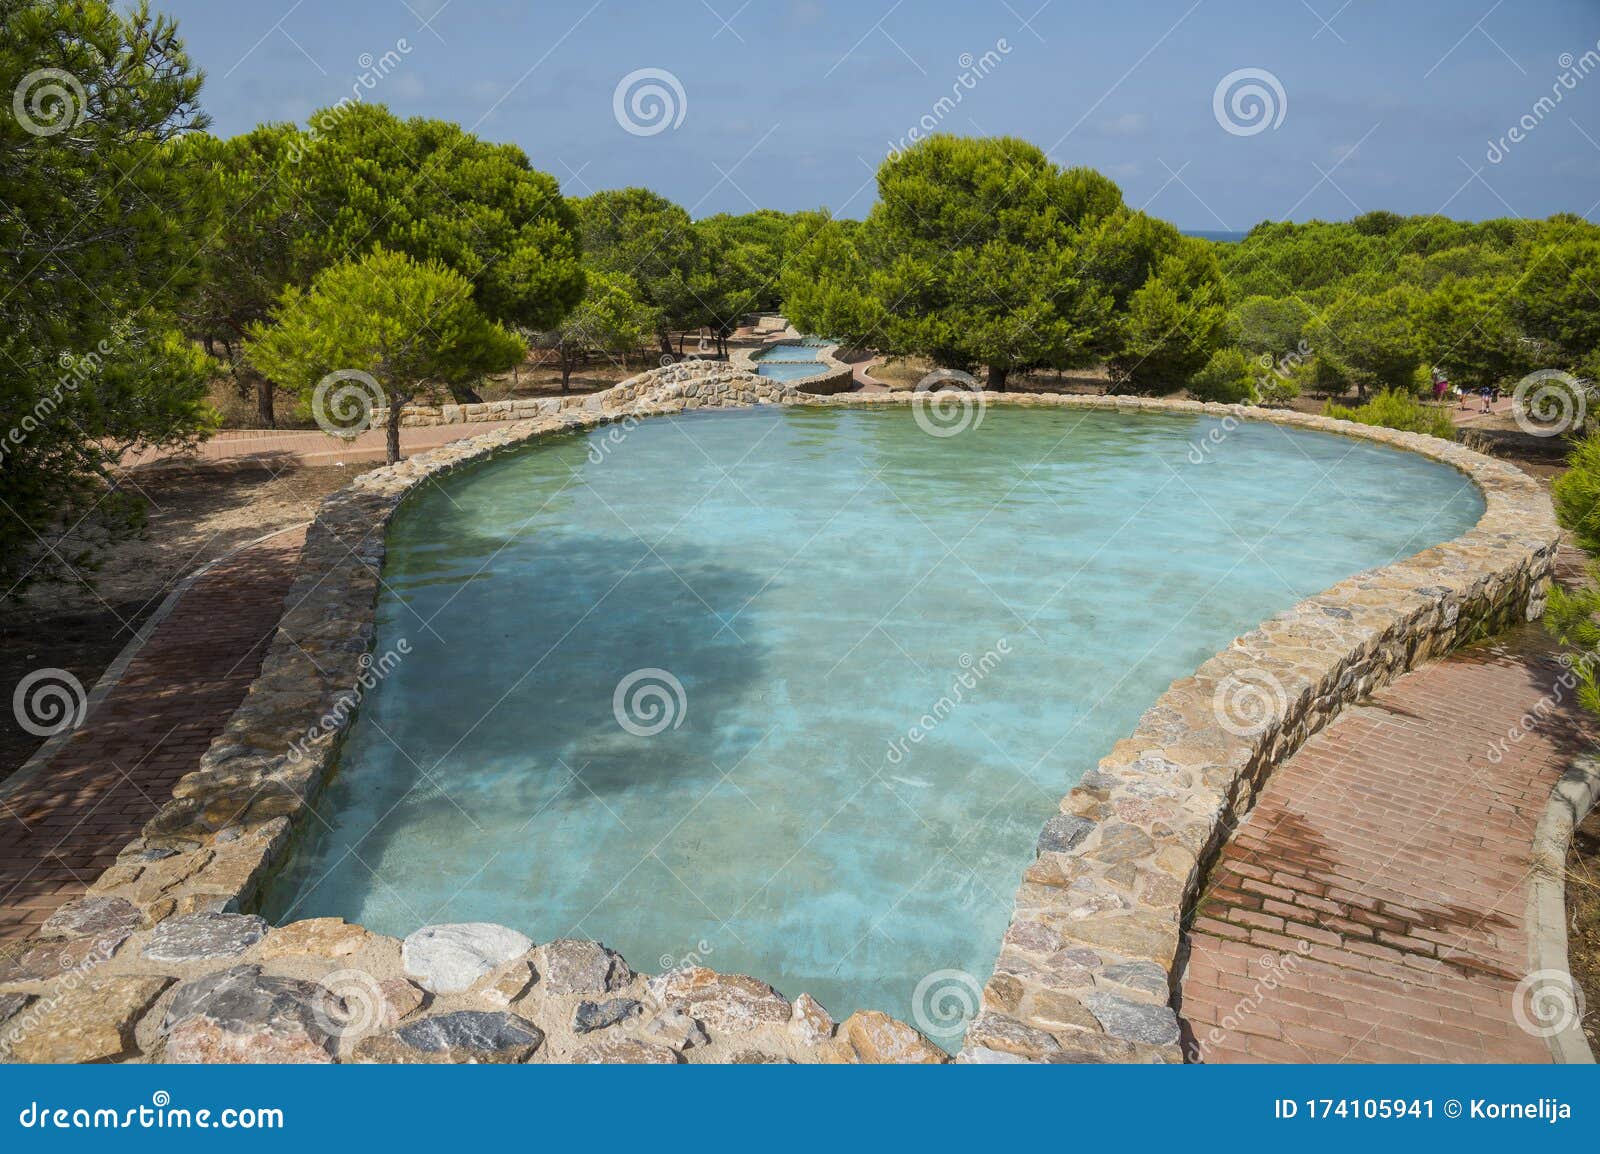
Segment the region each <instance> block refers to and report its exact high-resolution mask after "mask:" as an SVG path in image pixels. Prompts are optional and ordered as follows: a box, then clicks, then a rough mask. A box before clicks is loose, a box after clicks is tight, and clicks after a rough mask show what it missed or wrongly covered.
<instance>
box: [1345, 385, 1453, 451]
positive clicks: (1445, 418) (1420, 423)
mask: <svg viewBox="0 0 1600 1154" xmlns="http://www.w3.org/2000/svg"><path fill="white" fill-rule="evenodd" d="M1322 415H1323V416H1325V417H1337V418H1338V419H1339V420H1341V421H1355V422H1356V423H1357V424H1360V425H1382V426H1384V427H1385V428H1390V429H1401V430H1404V431H1405V432H1408V433H1427V434H1428V435H1429V436H1430V437H1439V438H1440V439H1442V440H1446V441H1453V440H1455V439H1456V426H1455V422H1454V421H1452V420H1451V419H1450V413H1449V412H1448V411H1447V410H1445V409H1438V408H1434V407H1432V406H1429V405H1423V404H1418V403H1417V399H1416V398H1415V397H1413V396H1411V395H1410V394H1409V393H1404V392H1401V391H1399V390H1397V389H1385V390H1384V391H1383V392H1381V393H1379V394H1378V395H1377V396H1375V397H1373V398H1372V400H1370V401H1368V402H1367V403H1366V404H1364V405H1362V406H1361V407H1359V408H1355V409H1351V408H1346V407H1345V406H1343V405H1336V404H1334V403H1333V402H1331V401H1330V402H1329V403H1328V404H1327V405H1325V406H1324V407H1323V410H1322Z"/></svg>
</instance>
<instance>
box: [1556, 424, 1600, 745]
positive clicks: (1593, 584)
mask: <svg viewBox="0 0 1600 1154" xmlns="http://www.w3.org/2000/svg"><path fill="white" fill-rule="evenodd" d="M1555 505H1556V517H1557V519H1559V520H1560V522H1561V524H1562V526H1563V527H1564V528H1566V529H1567V530H1569V531H1570V532H1571V533H1572V536H1573V539H1574V540H1575V541H1576V542H1577V544H1578V546H1579V548H1581V549H1582V550H1583V551H1584V552H1585V553H1587V554H1588V555H1589V557H1590V558H1591V560H1590V562H1589V566H1588V570H1589V572H1588V581H1587V583H1586V584H1585V585H1583V586H1581V587H1579V588H1575V589H1566V588H1563V587H1562V586H1561V585H1559V584H1557V585H1554V586H1552V588H1551V590H1550V601H1549V604H1548V606H1547V607H1546V609H1545V616H1544V623H1545V628H1547V629H1548V630H1549V631H1550V632H1551V633H1553V634H1554V635H1555V637H1556V639H1557V640H1558V641H1560V642H1561V644H1562V645H1563V646H1565V647H1567V648H1568V649H1570V650H1572V651H1573V652H1572V654H1570V655H1569V656H1570V658H1571V665H1570V670H1571V676H1572V677H1574V678H1575V679H1576V683H1577V687H1578V701H1579V703H1580V704H1581V705H1583V707H1584V708H1585V709H1588V710H1589V711H1590V712H1592V713H1600V671H1597V670H1596V669H1595V665H1596V661H1597V659H1600V564H1597V562H1596V561H1595V560H1594V558H1596V557H1600V435H1593V434H1591V435H1590V436H1588V437H1585V438H1584V439H1583V440H1581V441H1579V442H1578V443H1577V445H1576V446H1574V448H1573V451H1572V454H1571V455H1570V456H1569V457H1568V458H1567V471H1566V472H1565V473H1563V474H1562V475H1561V476H1560V477H1558V478H1557V479H1556V482H1555ZM1563 660H1564V661H1565V660H1566V659H1565V658H1564V659H1563Z"/></svg>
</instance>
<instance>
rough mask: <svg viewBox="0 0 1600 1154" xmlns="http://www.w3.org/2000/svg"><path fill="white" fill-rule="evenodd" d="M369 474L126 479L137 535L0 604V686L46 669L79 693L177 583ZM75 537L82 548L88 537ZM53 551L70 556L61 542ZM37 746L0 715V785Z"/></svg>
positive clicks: (304, 471)
mask: <svg viewBox="0 0 1600 1154" xmlns="http://www.w3.org/2000/svg"><path fill="white" fill-rule="evenodd" d="M371 467H372V466H370V465H349V466H342V467H341V466H331V467H326V468H314V469H313V468H299V467H288V468H275V467H273V466H272V465H271V464H262V463H252V464H248V465H229V464H211V465H206V466H198V467H196V466H170V467H162V468H155V469H142V470H137V471H135V472H134V473H132V474H130V476H129V480H130V484H131V485H132V486H135V487H136V488H135V491H137V492H140V493H142V494H143V495H144V497H145V500H146V501H147V503H148V511H147V514H146V518H147V520H146V524H145V527H144V530H143V531H142V532H141V533H139V534H137V535H135V536H132V537H127V538H124V539H120V540H114V541H109V542H95V544H97V545H99V546H100V548H99V563H98V566H97V569H96V570H95V571H94V572H88V571H80V575H79V577H78V578H77V579H73V578H69V579H68V580H66V581H64V582H53V583H50V584H42V585H35V586H32V587H30V588H28V589H26V590H24V591H22V592H20V593H12V594H10V595H8V596H6V597H4V598H0V686H14V685H16V684H17V683H18V682H19V681H20V680H21V679H22V678H23V677H25V676H26V675H27V674H29V673H31V672H32V671H34V670H36V669H40V668H46V667H49V668H56V669H65V670H67V671H68V672H69V673H71V674H72V675H73V676H74V677H76V678H77V679H78V680H79V682H80V683H81V684H82V685H83V687H84V690H85V692H87V691H88V690H90V689H92V688H93V687H94V683H95V681H96V680H98V678H99V677H100V674H101V673H102V672H103V671H104V670H105V667H106V666H107V665H109V664H110V663H111V661H112V660H113V659H114V658H115V657H116V655H117V653H118V652H119V651H121V649H122V647H123V646H124V645H126V644H127V643H128V641H129V640H131V639H132V637H133V635H134V634H135V633H136V632H137V631H138V628H139V626H140V624H141V623H143V621H144V620H145V618H147V617H148V616H149V615H150V614H151V613H153V612H154V611H155V610H156V608H157V607H158V606H159V605H160V604H161V602H162V600H163V598H165V596H166V595H167V592H168V591H169V590H170V589H171V588H172V586H173V585H175V584H176V583H177V582H178V581H180V580H181V579H182V578H184V577H185V576H187V575H188V574H190V573H192V572H194V570H196V569H198V568H199V567H200V566H202V565H204V564H205V563H206V562H208V561H214V560H216V559H217V558H218V557H220V556H222V555H223V554H224V553H227V552H228V551H229V550H231V549H234V548H236V547H237V546H239V545H242V544H244V543H245V542H247V541H253V540H255V539H256V538H257V537H260V536H263V535H264V534H267V533H271V532H274V531H276V530H279V529H285V528H288V527H289V526H291V525H295V524H298V523H300V522H302V521H308V520H310V519H311V517H312V515H313V514H314V513H315V511H316V508H317V505H318V503H319V502H321V500H322V498H323V497H325V496H327V495H328V494H329V493H332V492H333V491H334V490H336V489H339V488H342V487H343V486H344V485H346V484H348V483H349V482H350V480H351V478H353V477H355V476H356V475H357V474H358V473H361V472H363V471H364V470H366V469H369V468H371ZM74 536H75V537H76V538H77V539H78V540H80V541H84V539H85V538H86V537H87V536H88V534H87V532H86V531H85V530H80V531H79V532H78V533H77V534H75V535H74ZM70 540H71V539H70V538H69V542H70ZM85 543H88V542H87V541H85ZM62 551H63V552H64V553H67V554H68V555H71V547H70V544H69V546H68V547H67V548H64V549H63V550H62ZM39 744H40V739H39V738H38V737H36V736H34V735H32V734H29V733H27V732H26V731H24V730H23V729H21V728H20V727H19V726H18V725H17V723H16V718H15V716H14V715H13V712H12V711H11V710H10V709H4V710H0V778H3V777H5V776H7V775H9V774H10V773H11V772H12V771H13V770H15V769H16V768H17V767H18V766H20V765H21V764H22V763H23V762H24V761H26V760H27V758H28V757H29V755H31V754H32V752H33V750H34V749H35V748H37V747H38V745H39Z"/></svg>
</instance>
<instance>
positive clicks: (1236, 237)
mask: <svg viewBox="0 0 1600 1154" xmlns="http://www.w3.org/2000/svg"><path fill="white" fill-rule="evenodd" d="M1182 232H1183V235H1184V236H1200V237H1204V238H1205V239H1206V240H1214V241H1217V242H1218V243H1220V244H1233V243H1236V242H1238V241H1241V240H1243V239H1244V238H1245V237H1247V236H1249V235H1250V234H1249V232H1248V231H1246V232H1223V231H1222V230H1221V229H1214V228H1186V229H1183V230H1182Z"/></svg>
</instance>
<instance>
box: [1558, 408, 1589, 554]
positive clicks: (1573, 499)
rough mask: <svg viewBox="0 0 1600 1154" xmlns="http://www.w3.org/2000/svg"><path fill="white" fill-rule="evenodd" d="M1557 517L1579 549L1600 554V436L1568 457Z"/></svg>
mask: <svg viewBox="0 0 1600 1154" xmlns="http://www.w3.org/2000/svg"><path fill="white" fill-rule="evenodd" d="M1555 499H1556V516H1557V518H1559V519H1560V521H1561V524H1562V525H1563V526H1565V527H1566V528H1567V529H1570V530H1571V531H1572V535H1573V537H1575V538H1576V539H1577V542H1578V545H1579V547H1580V548H1582V549H1583V551H1584V552H1586V553H1588V554H1590V555H1591V556H1593V555H1594V554H1597V553H1600V435H1590V436H1587V437H1585V438H1584V439H1583V440H1581V441H1579V442H1578V443H1577V445H1576V447H1574V448H1573V450H1572V452H1571V454H1570V455H1569V456H1568V457H1567V471H1566V472H1565V473H1564V474H1562V475H1561V476H1560V477H1559V478H1557V480H1556V483H1555Z"/></svg>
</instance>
